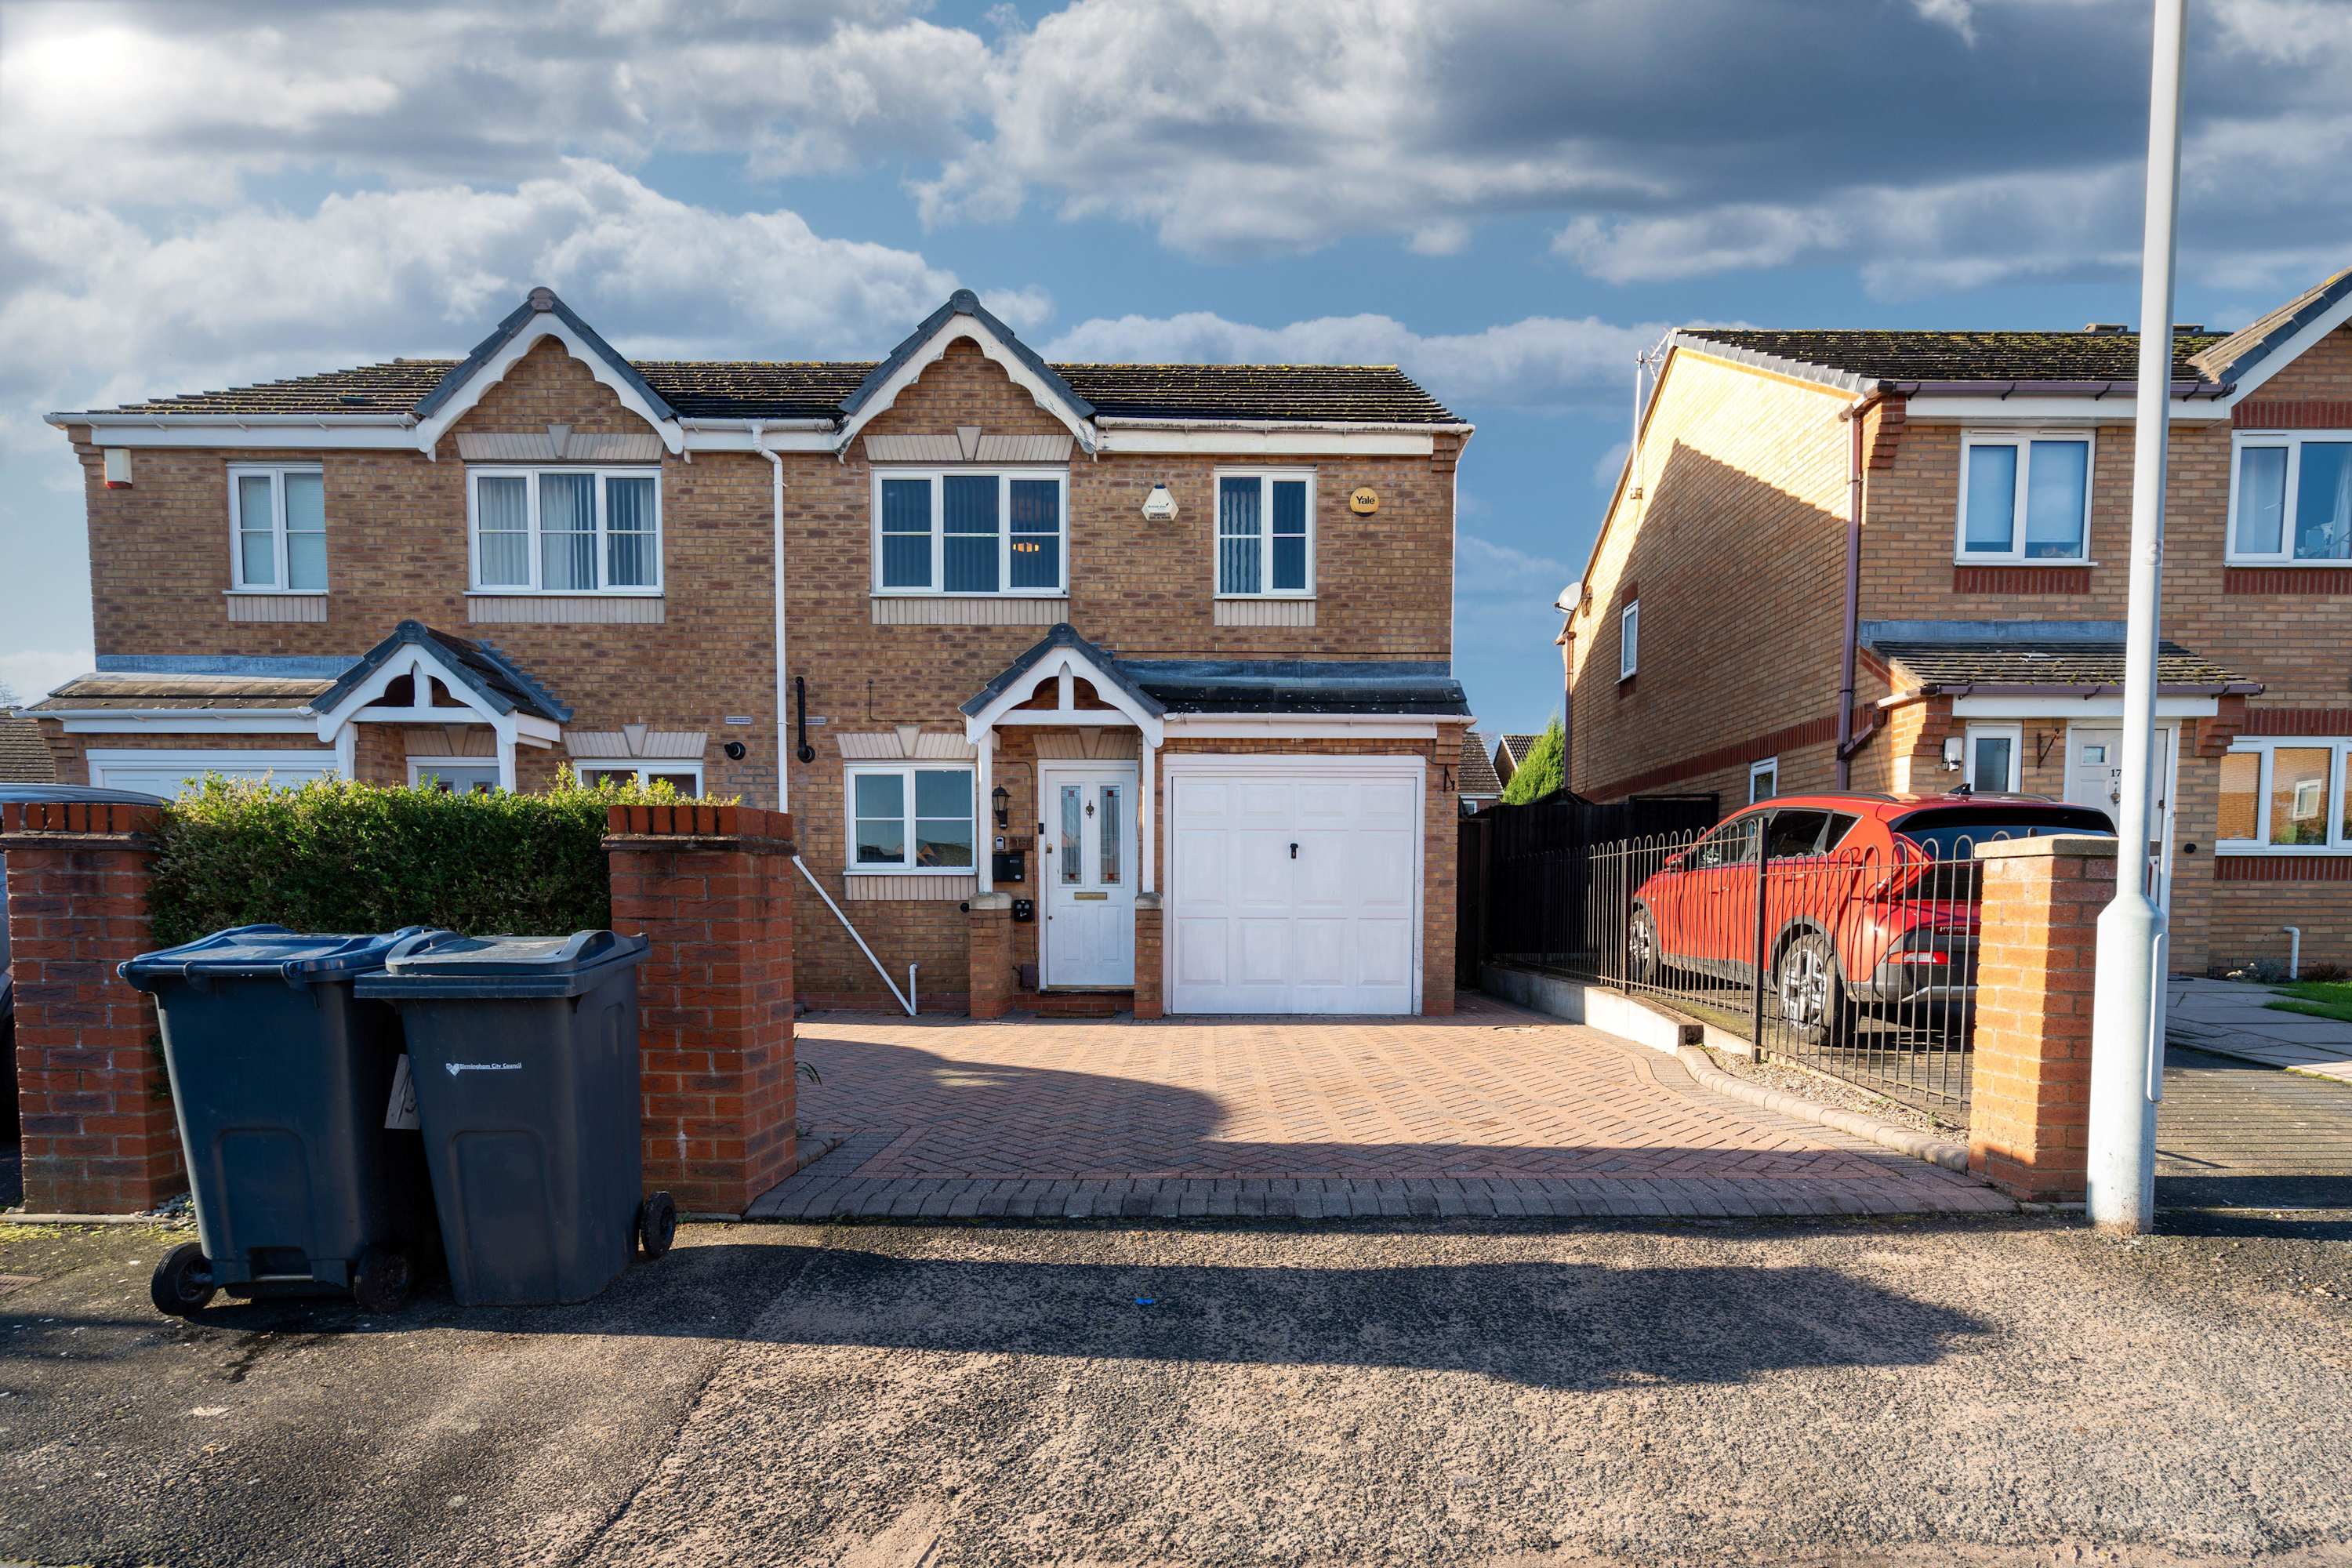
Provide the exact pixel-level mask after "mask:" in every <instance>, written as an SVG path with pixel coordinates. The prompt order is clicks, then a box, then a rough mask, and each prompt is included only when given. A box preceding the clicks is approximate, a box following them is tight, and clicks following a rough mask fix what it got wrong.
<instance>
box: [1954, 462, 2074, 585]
mask: <svg viewBox="0 0 2352 1568" xmlns="http://www.w3.org/2000/svg"><path fill="white" fill-rule="evenodd" d="M2090 517H2091V437H2089V436H2088V435H2087V434H2084V435H2072V434H2052V435H2032V434H2009V433H2001V434H1979V433H1974V432H1971V433H1970V434H1969V435H1967V436H1965V437H1961V441H1960V522H1959V541H1958V549H1957V550H1956V551H1955V552H1954V554H1953V559H1955V560H1956V561H1959V562H1961V563H1971V562H1985V561H2042V562H2079V561H2086V560H2088V559H2089V555H2090V551H2089V542H2090Z"/></svg>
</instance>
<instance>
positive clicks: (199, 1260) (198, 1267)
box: [147, 1241, 214, 1318]
mask: <svg viewBox="0 0 2352 1568" xmlns="http://www.w3.org/2000/svg"><path fill="white" fill-rule="evenodd" d="M213 1289H214V1286H213V1266H212V1265H211V1264H210V1263H208V1262H206V1261H205V1249H204V1247H201V1246H200V1245H198V1244H197V1243H195V1242H193V1241H184V1242H182V1243H180V1245H179V1246H177V1247H173V1248H172V1250H171V1251H169V1252H167V1253H165V1254H163V1262H161V1263H158V1264H157V1265H155V1277H154V1279H151V1280H150V1281H148V1285H147V1293H148V1295H149V1296H150V1297H151V1298H152V1300H154V1303H155V1310H157V1311H159V1312H161V1313H163V1315H164V1316H166V1317H170V1318H188V1317H194V1315H195V1314H196V1313H198V1312H201V1311H203V1310H205V1302H207V1301H209V1300H212V1299H213Z"/></svg>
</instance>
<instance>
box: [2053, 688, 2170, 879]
mask: <svg viewBox="0 0 2352 1568" xmlns="http://www.w3.org/2000/svg"><path fill="white" fill-rule="evenodd" d="M2179 733H2180V731H2179V726H2178V725H2173V724H2159V725H2158V726H2157V727H2156V756H2155V763H2156V765H2155V766H2154V768H2152V769H2151V770H2150V772H2151V773H2154V775H2155V779H2154V783H2153V784H2152V786H2151V787H2152V792H2153V798H2152V799H2150V800H2149V802H2148V819H2147V836H2148V862H2147V864H2148V870H2149V872H2150V874H2151V875H2152V876H2153V878H2154V887H2153V889H2151V890H2152V891H2153V892H2154V893H2155V895H2156V901H2157V904H2158V907H2159V908H2162V909H2170V908H2171V907H2172V784H2173V751H2174V745H2175V742H2176V741H2177V740H2178V739H2179ZM2123 799H2124V732H2123V731H2122V730H2120V729H2115V728H2107V727H2104V726H2101V727H2094V726H2091V725H2087V724H2074V725H2069V726H2068V727H2067V730H2066V804H2067V805H2092V806H2096V807H2098V809H2100V810H2101V811H2104V812H2105V813H2106V814H2107V816H2109V817H2111V818H2113V819H2114V820H2115V821H2116V823H2118V824H2119V825H2120V823H2121V822H2122V820H2123Z"/></svg>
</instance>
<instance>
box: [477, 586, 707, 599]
mask: <svg viewBox="0 0 2352 1568" xmlns="http://www.w3.org/2000/svg"><path fill="white" fill-rule="evenodd" d="M667 592H668V590H667V589H666V588H468V589H467V590H466V597H467V598H468V599H658V598H660V597H661V596H662V595H664V594H666V593H667Z"/></svg>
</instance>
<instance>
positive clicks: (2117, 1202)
mask: <svg viewBox="0 0 2352 1568" xmlns="http://www.w3.org/2000/svg"><path fill="white" fill-rule="evenodd" d="M2186 9H2187V0H2156V43H2155V49H2154V58H2153V64H2152V68H2151V69H2150V72H2149V80H2148V110H2147V228H2146V231H2145V234H2144V236H2143V238H2142V241H2141V250H2140V293H2139V334H2140V335H2139V391H2138V395H2137V405H2136V406H2135V407H2134V409H2133V437H2132V528H2131V599H2130V617H2131V618H2130V623H2129V626H2128V627H2127V628H2126V632H2125V641H2124V712H2123V747H2124V755H2123V800H2122V802H2121V803H2120V808H2119V811H2118V813H2117V815H2118V816H2119V818H2120V820H2119V821H2118V823H2117V824H2116V827H2117V831H2118V834H2119V836H2120V842H2119V843H2118V844H2117V846H2116V851H2117V856H2116V897H2115V901H2114V902H2113V903H2111V904H2109V905H2108V906H2107V907H2106V910H2105V912H2103V913H2102V914H2101V915H2100V916H2099V945H2098V971H2097V976H2096V988H2097V989H2096V999H2095V1003H2094V1005H2093V1011H2092V1015H2091V1128H2090V1181H2089V1197H2090V1205H2089V1206H2090V1211H2091V1219H2092V1221H2093V1223H2094V1224H2095V1225H2097V1226H2098V1227H2099V1228H2100V1229H2102V1230H2107V1231H2114V1232H2118V1233H2121V1234H2126V1235H2137V1234H2138V1233H2139V1232H2142V1231H2145V1230H2147V1228H2148V1227H2149V1226H2151V1225H2152V1224H2153V1223H2154V1222H2155V1218H2156V1103H2157V1100H2158V1098H2159V1097H2160V1095H2161V1094H2162V1092H2163V1072H2164V990H2163V987H2164V975H2165V956H2166V953H2165V949H2166V940H2167V939H2166V933H2165V929H2164V911H2163V910H2162V909H2161V908H2159V907H2158V904H2157V902H2156V900H2155V899H2154V898H2153V897H2152V896H2151V889H2149V887H2148V864H2149V856H2148V833H2149V826H2150V817H2151V813H2150V812H2149V809H2148V802H2149V796H2150V795H2151V793H2152V792H2151V790H2150V788H2149V784H2150V782H2151V775H2152V773H2153V771H2154V767H2155V759H2156V647H2157V613H2158V598H2159V594H2160V591H2161V589H2162V586H2163V575H2164V468H2165V449H2166V444H2167V437H2168V434H2169V430H2170V424H2171V415H2172V407H2171V404H2172V252H2173V231H2174V225H2175V222H2176V219H2177V218H2178V216H2179V184H2180V58H2181V33H2182V30H2183V26H2184V24H2185V20H2186V17H2185V15H2184V13H2185V11H2186ZM2159 863H2160V860H2159Z"/></svg>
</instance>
